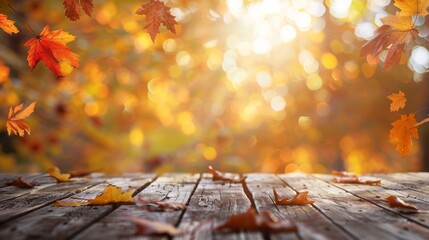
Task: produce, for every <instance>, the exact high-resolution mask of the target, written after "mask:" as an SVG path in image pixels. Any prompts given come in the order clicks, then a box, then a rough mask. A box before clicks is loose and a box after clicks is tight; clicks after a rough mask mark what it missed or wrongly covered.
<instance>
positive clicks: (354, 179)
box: [334, 176, 381, 185]
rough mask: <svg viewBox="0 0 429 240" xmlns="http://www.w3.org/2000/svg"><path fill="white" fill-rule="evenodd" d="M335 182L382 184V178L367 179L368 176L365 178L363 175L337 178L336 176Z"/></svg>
mask: <svg viewBox="0 0 429 240" xmlns="http://www.w3.org/2000/svg"><path fill="white" fill-rule="evenodd" d="M334 182H336V183H352V184H365V185H376V184H380V183H381V180H380V179H378V178H374V179H372V178H371V179H367V178H363V177H357V176H350V177H336V178H334Z"/></svg>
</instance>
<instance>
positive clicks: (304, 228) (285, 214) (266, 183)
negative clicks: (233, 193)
mask: <svg viewBox="0 0 429 240" xmlns="http://www.w3.org/2000/svg"><path fill="white" fill-rule="evenodd" d="M246 176H247V179H246V185H247V188H248V189H249V191H250V193H251V194H252V197H253V201H254V202H255V205H256V208H257V209H258V211H261V210H269V211H271V212H272V213H273V214H275V215H276V216H277V217H279V218H280V219H284V218H289V219H290V220H292V221H293V222H295V224H296V225H297V226H298V230H299V237H301V238H302V239H353V238H352V237H351V236H350V235H349V234H348V233H346V232H345V231H343V230H342V229H341V228H339V227H338V226H336V225H335V224H334V223H333V222H331V221H330V220H329V219H328V218H326V217H325V216H324V215H323V214H322V213H320V212H319V211H318V210H317V209H316V208H315V207H314V206H312V205H303V206H279V205H276V204H275V201H274V195H273V190H272V188H273V187H275V188H276V191H277V192H278V193H279V194H280V195H281V196H287V197H289V198H290V197H293V196H294V195H295V194H296V192H295V191H294V190H293V189H291V188H290V187H288V186H286V185H285V184H284V182H282V181H281V180H280V179H279V178H278V177H277V176H276V175H274V174H260V173H254V174H246ZM291 235H293V234H273V235H271V236H270V238H271V239H285V238H292V236H291ZM296 238H298V236H296Z"/></svg>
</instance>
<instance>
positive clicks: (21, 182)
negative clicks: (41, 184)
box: [7, 177, 34, 188]
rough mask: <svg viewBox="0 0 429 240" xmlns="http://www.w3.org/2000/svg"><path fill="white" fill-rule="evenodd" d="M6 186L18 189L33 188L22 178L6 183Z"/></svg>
mask: <svg viewBox="0 0 429 240" xmlns="http://www.w3.org/2000/svg"><path fill="white" fill-rule="evenodd" d="M7 185H8V186H15V187H19V188H34V184H33V183H31V182H29V181H28V180H27V179H25V178H23V177H19V178H17V179H13V180H12V181H10V182H8V183H7Z"/></svg>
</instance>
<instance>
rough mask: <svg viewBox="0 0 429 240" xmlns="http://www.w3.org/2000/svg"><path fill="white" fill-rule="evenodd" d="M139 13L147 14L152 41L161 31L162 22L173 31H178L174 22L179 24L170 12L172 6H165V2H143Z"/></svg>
mask: <svg viewBox="0 0 429 240" xmlns="http://www.w3.org/2000/svg"><path fill="white" fill-rule="evenodd" d="M136 14H138V15H146V26H145V27H144V28H145V29H147V30H148V31H149V34H150V37H151V38H152V41H153V42H155V38H156V35H157V34H158V33H159V27H160V25H161V23H162V24H163V25H164V26H165V27H166V28H167V29H168V30H170V31H171V32H172V33H176V28H175V27H174V24H177V22H176V20H175V19H174V17H173V15H171V13H170V8H169V7H167V6H165V5H164V3H163V2H160V1H158V0H150V1H149V2H147V3H146V4H143V5H142V6H141V7H140V8H139V9H138V10H137V11H136Z"/></svg>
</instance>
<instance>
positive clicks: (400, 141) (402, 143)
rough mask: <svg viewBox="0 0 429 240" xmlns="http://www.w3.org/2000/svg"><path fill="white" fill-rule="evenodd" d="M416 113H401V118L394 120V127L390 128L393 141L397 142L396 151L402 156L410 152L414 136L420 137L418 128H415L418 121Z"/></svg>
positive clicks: (390, 136)
mask: <svg viewBox="0 0 429 240" xmlns="http://www.w3.org/2000/svg"><path fill="white" fill-rule="evenodd" d="M414 115H415V114H414V113H410V115H409V116H408V117H407V115H401V119H399V120H396V121H395V122H393V123H392V126H393V127H392V129H390V135H389V138H390V140H391V141H395V142H397V145H396V151H397V152H399V153H400V154H401V156H402V157H405V156H407V155H408V154H409V153H410V148H411V145H412V141H411V140H412V138H415V139H419V133H418V132H417V128H415V125H416V124H417V122H416V119H415V118H414Z"/></svg>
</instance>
